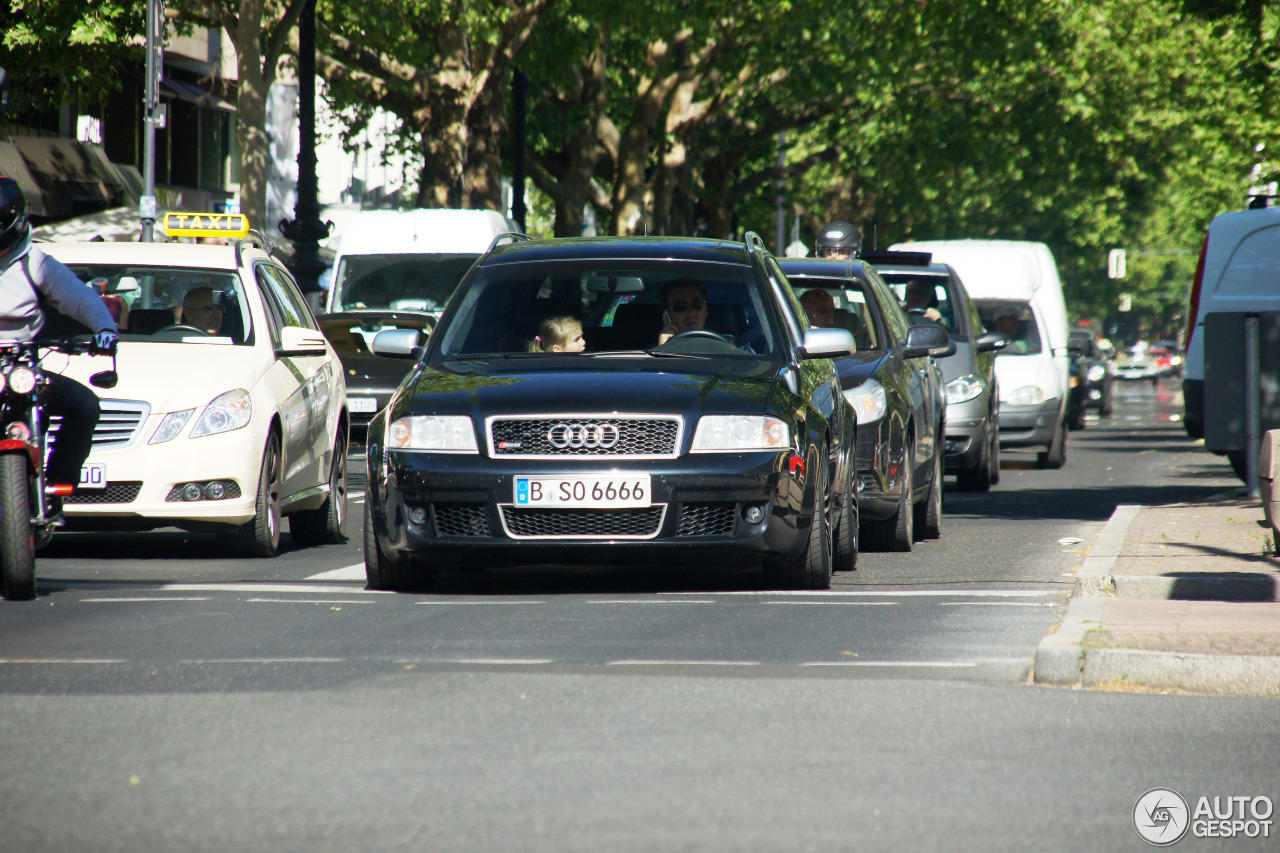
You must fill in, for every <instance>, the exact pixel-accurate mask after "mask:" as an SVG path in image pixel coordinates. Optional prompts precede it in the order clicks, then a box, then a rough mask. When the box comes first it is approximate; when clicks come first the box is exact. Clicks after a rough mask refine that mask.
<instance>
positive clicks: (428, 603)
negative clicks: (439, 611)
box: [414, 601, 547, 607]
mask: <svg viewBox="0 0 1280 853" xmlns="http://www.w3.org/2000/svg"><path fill="white" fill-rule="evenodd" d="M546 603H547V602H545V601H415V602H414V604H416V605H426V606H437V607H438V606H451V605H454V604H546Z"/></svg>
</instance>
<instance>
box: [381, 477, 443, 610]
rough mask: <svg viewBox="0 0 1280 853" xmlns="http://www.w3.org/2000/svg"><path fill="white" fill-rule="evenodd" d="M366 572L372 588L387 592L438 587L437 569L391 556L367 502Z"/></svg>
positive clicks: (418, 590) (416, 590)
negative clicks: (383, 547)
mask: <svg viewBox="0 0 1280 853" xmlns="http://www.w3.org/2000/svg"><path fill="white" fill-rule="evenodd" d="M364 575H365V580H366V581H367V582H368V584H369V589H376V590H385V591H388V592H427V591H429V590H431V589H432V588H434V587H435V584H436V573H435V572H434V571H432V570H426V569H421V568H417V567H415V566H414V565H413V564H412V563H411V562H410V561H408V560H403V559H398V558H395V557H389V556H387V555H386V554H384V553H383V551H382V546H380V545H379V544H378V537H377V535H376V534H375V533H374V531H373V507H371V506H369V502H368V499H367V498H366V500H365V506H364Z"/></svg>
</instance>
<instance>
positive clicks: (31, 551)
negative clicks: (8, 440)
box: [0, 453, 36, 601]
mask: <svg viewBox="0 0 1280 853" xmlns="http://www.w3.org/2000/svg"><path fill="white" fill-rule="evenodd" d="M0 573H2V574H3V576H4V577H3V581H4V583H3V592H4V597H5V598H7V599H9V600H10V601H30V600H31V599H33V598H35V597H36V549H35V538H34V536H33V535H32V532H31V481H30V478H29V477H28V476H27V460H26V457H25V456H24V455H23V454H20V453H5V454H3V455H0Z"/></svg>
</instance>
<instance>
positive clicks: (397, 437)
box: [387, 415, 480, 453]
mask: <svg viewBox="0 0 1280 853" xmlns="http://www.w3.org/2000/svg"><path fill="white" fill-rule="evenodd" d="M387 449H388V450H434V451H437V452H440V453H479V452H480V449H479V448H478V447H477V446H476V431H475V427H474V426H473V425H472V423H471V418H469V417H467V416H466V415H413V416H410V417H407V418H397V419H396V420H394V421H392V422H391V428H390V429H389V430H388V431H387Z"/></svg>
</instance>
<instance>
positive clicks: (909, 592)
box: [658, 588, 1068, 598]
mask: <svg viewBox="0 0 1280 853" xmlns="http://www.w3.org/2000/svg"><path fill="white" fill-rule="evenodd" d="M1067 591H1068V590H1066V589H1065V588H1064V589H1063V590H1054V589H1047V590H1032V589H899V590H892V591H890V590H830V591H828V592H812V591H807V590H801V589H796V590H735V591H732V592H710V593H699V595H714V596H718V597H728V596H749V597H752V598H762V597H773V596H807V597H809V598H857V597H863V596H865V597H869V598H875V597H881V598H924V597H960V598H1036V597H1044V596H1046V595H1062V594H1063V593H1064V592H1067ZM658 595H688V593H687V592H686V593H679V592H660V593H658Z"/></svg>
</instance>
